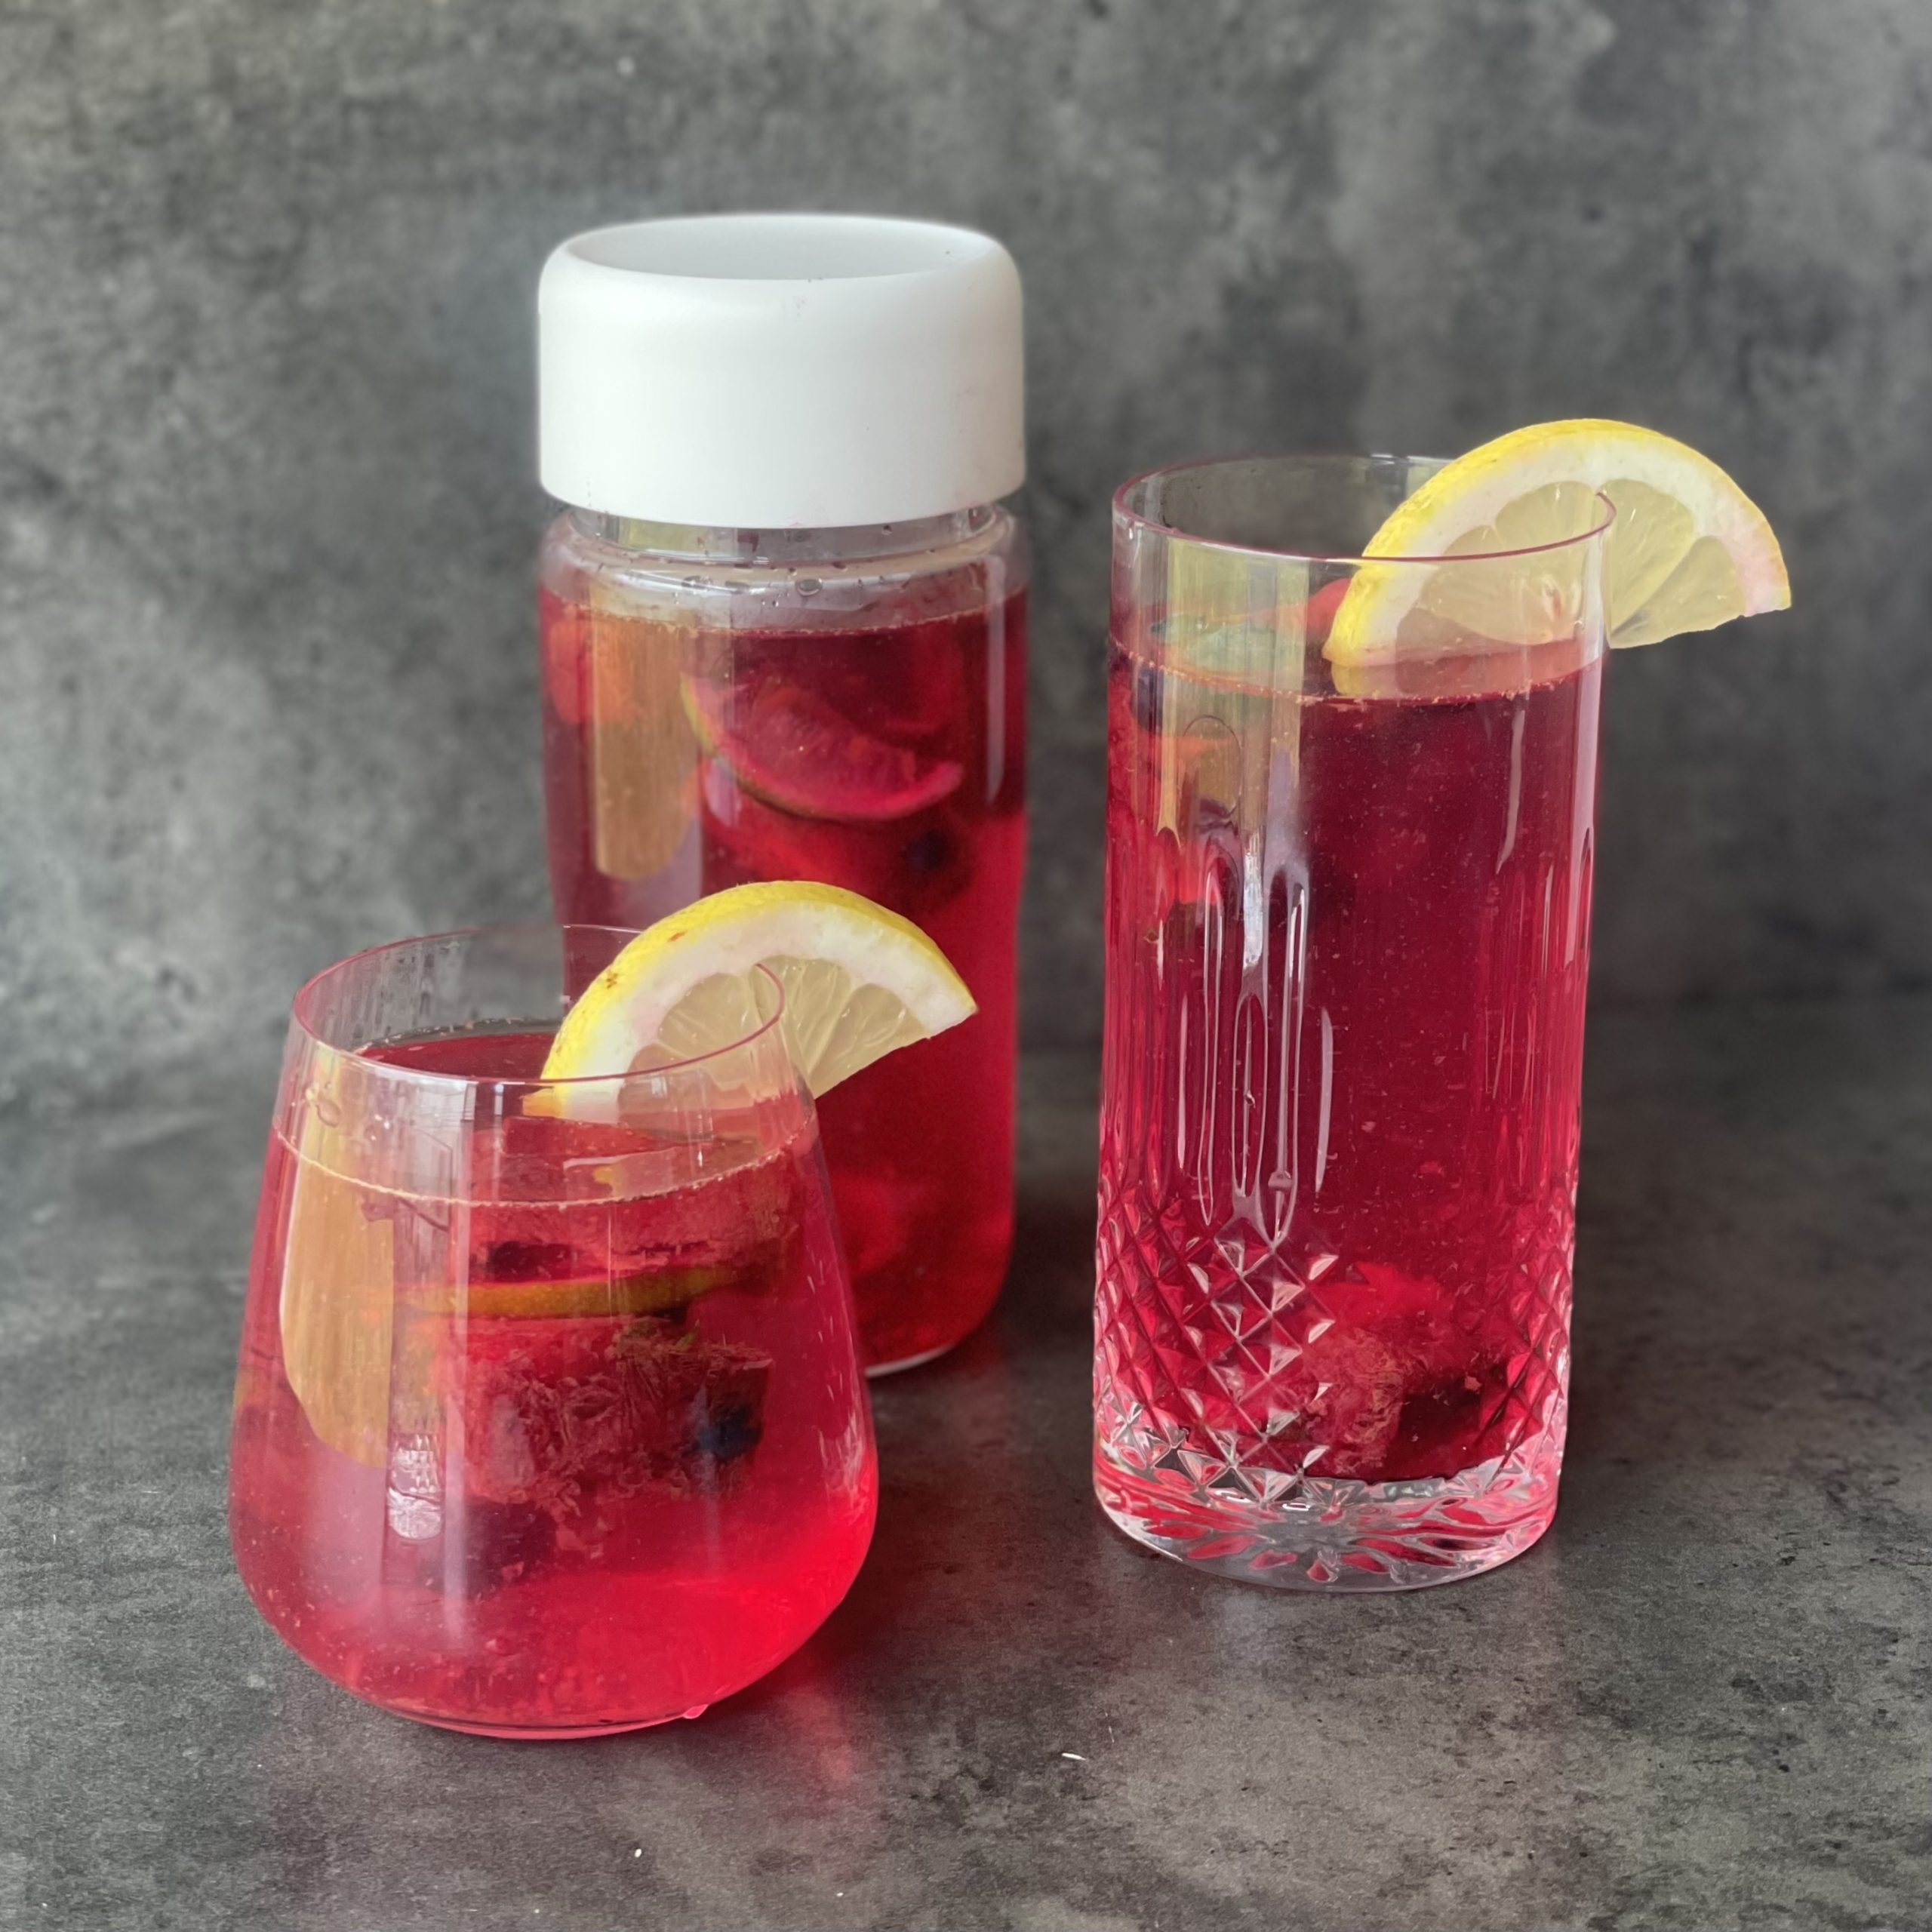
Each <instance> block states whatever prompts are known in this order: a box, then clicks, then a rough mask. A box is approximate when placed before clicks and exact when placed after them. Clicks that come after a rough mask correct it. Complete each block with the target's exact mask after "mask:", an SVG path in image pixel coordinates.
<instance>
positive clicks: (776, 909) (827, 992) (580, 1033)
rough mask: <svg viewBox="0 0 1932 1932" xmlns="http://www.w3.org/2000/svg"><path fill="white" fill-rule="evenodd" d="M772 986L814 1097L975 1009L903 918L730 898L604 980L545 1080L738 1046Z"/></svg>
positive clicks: (633, 952) (762, 895) (787, 898)
mask: <svg viewBox="0 0 1932 1932" xmlns="http://www.w3.org/2000/svg"><path fill="white" fill-rule="evenodd" d="M760 967H763V968H764V969H765V973H768V974H770V975H771V979H769V980H768V979H767V978H766V977H764V974H762V973H760V972H759V971H758V968H760ZM772 980H776V981H777V983H778V985H779V986H782V987H783V989H784V1019H783V1028H784V1032H785V1038H786V1044H787V1045H788V1046H789V1048H790V1049H791V1053H792V1060H793V1062H794V1063H795V1065H796V1066H797V1067H798V1071H799V1072H801V1074H802V1075H804V1078H805V1081H806V1083H807V1084H808V1085H809V1086H810V1088H811V1091H812V1092H813V1093H814V1094H825V1093H829V1091H831V1089H832V1088H834V1087H835V1086H837V1085H838V1083H839V1081H841V1080H844V1079H845V1078H848V1076H849V1075H852V1074H854V1073H857V1072H858V1071H859V1069H860V1068H861V1067H865V1066H870V1065H871V1064H872V1062H873V1061H874V1060H878V1059H880V1058H881V1057H883V1056H884V1055H885V1054H889V1053H891V1052H893V1051H895V1050H896V1049H897V1048H900V1047H905V1046H910V1045H911V1044H912V1043H913V1041H915V1040H924V1039H929V1038H931V1036H932V1035H934V1034H935V1033H943V1032H945V1031H946V1029H947V1028H948V1027H949V1026H958V1024H959V1023H960V1021H961V1020H966V1019H969V1018H971V1016H972V1015H973V1014H974V1012H975V1011H977V1008H976V1007H975V1005H974V1000H973V995H971V993H969V992H968V991H967V990H966V983H965V982H964V980H961V978H960V977H959V975H958V974H957V973H955V971H953V970H952V966H951V965H950V964H949V963H948V961H947V960H946V955H945V954H944V953H943V952H940V949H939V948H938V947H937V946H935V945H934V943H932V941H931V940H929V939H928V938H927V937H926V936H925V934H924V933H922V932H921V931H920V930H919V928H918V927H917V926H915V925H914V924H912V921H910V920H909V919H902V918H900V916H899V915H898V914H897V912H888V911H887V910H886V909H885V908H884V906H875V905H874V904H873V903H872V901H871V900H869V899H862V898H861V897H860V896H859V894H857V893H856V892H848V891H844V889H843V888H841V887H839V886H835V885H817V884H808V883H806V882H804V881H797V880H788V881H774V882H771V883H769V884H758V885H739V886H734V887H732V888H731V889H730V890H729V891H724V892H715V893H713V894H711V896H710V897H709V898H706V899H700V900H697V902H696V903H694V904H692V905H690V906H686V907H685V909H683V911H681V912H673V913H672V914H671V915H670V916H669V918H663V919H660V920H659V921H658V922H657V924H656V925H654V926H653V927H652V928H651V929H650V930H649V931H648V932H643V933H640V934H638V936H637V937H636V938H635V939H634V940H632V941H631V942H630V943H629V945H628V946H626V947H625V948H624V949H623V952H620V953H619V954H618V955H617V958H615V959H614V960H612V961H611V964H609V965H608V966H607V967H606V968H605V969H604V971H602V972H601V973H600V974H598V976H597V977H596V978H595V980H592V982H591V983H590V985H589V986H588V987H587V988H586V989H585V990H584V992H583V993H582V994H581V995H580V996H579V998H578V999H577V1003H576V1004H575V1005H574V1006H573V1007H572V1008H571V1010H570V1011H569V1012H568V1014H565V1017H564V1023H563V1025H562V1026H560V1027H559V1028H558V1029H557V1037H556V1038H555V1041H553V1042H552V1044H551V1048H550V1056H549V1059H548V1060H546V1061H545V1062H544V1063H543V1078H545V1079H546V1080H574V1079H581V1078H585V1077H586V1076H588V1075H595V1074H613V1073H624V1072H631V1071H633V1070H635V1071H637V1072H648V1071H649V1070H650V1069H651V1068H652V1067H654V1066H667V1065H669V1064H670V1063H673V1062H675V1061H678V1060H690V1059H692V1058H694V1057H696V1056H697V1055H699V1054H706V1053H712V1052H715V1051H717V1050H718V1049H719V1048H723V1047H728V1046H731V1045H733V1044H735V1043H736V1042H737V1041H740V1040H741V1039H743V1038H744V1036H745V1035H746V1032H747V1030H748V1029H749V1028H751V1027H752V1026H755V1025H756V1024H757V1023H758V1020H760V1019H761V1018H769V1017H771V1010H772V1009H773V1008H774V1007H775V1006H776V1005H777V999H776V998H775V997H774V992H773V988H772V983H771V982H772ZM558 1091H559V1094H564V1093H565V1092H567V1090H562V1089H560V1090H558ZM564 1104H565V1105H566V1106H567V1105H568V1101H565V1103H564ZM934 1104H935V1105H936V1106H943V1105H944V1104H945V1100H944V1097H943V1095H937V1094H936V1095H935V1096H934Z"/></svg>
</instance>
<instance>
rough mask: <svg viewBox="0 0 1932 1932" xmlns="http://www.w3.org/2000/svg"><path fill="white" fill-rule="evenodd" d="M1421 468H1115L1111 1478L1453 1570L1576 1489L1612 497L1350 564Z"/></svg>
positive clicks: (1105, 1223) (1144, 1523) (1105, 1267)
mask: <svg viewBox="0 0 1932 1932" xmlns="http://www.w3.org/2000/svg"><path fill="white" fill-rule="evenodd" d="M1435 467H1436V466H1435V465H1434V464H1432V463H1426V462H1423V461H1420V460H1410V459H1403V458H1393V457H1373V458H1352V457H1309V458H1303V457H1284V458H1278V459H1259V460H1239V461H1226V462H1214V463H1198V464H1190V465H1186V466H1180V467H1177V468H1174V469H1165V470H1161V471H1158V472H1155V473H1153V474H1152V475H1148V476H1146V477H1143V478H1140V479H1138V480H1137V481H1134V482H1131V483H1130V484H1128V485H1127V486H1126V487H1125V488H1123V489H1122V490H1121V492H1120V493H1119V494H1118V497H1116V499H1115V510H1114V580H1113V626H1112V648H1111V662H1110V668H1109V738H1108V743H1109V784H1108V804H1107V814H1108V816H1107V843H1108V858H1107V872H1106V934H1107V939H1106V943H1107V992H1106V1058H1105V1073H1104V1086H1103V1100H1102V1124H1101V1179H1100V1233H1099V1294H1098V1302H1097V1315H1096V1328H1097V1349H1096V1358H1095V1369H1094V1396H1095V1411H1096V1431H1095V1475H1096V1483H1097V1489H1098V1491H1099V1494H1100V1500H1101V1503H1102V1505H1103V1507H1104V1509H1106V1512H1107V1514H1108V1515H1109V1516H1110V1517H1111V1518H1112V1520H1113V1521H1115V1523H1116V1524H1118V1525H1119V1526H1120V1527H1121V1528H1122V1529H1123V1530H1124V1531H1126V1532H1127V1533H1128V1534H1129V1535H1131V1536H1132V1537H1136V1538H1137V1539H1138V1540H1140V1541H1141V1542H1143V1543H1146V1544H1148V1545H1149V1546H1152V1548H1154V1549H1158V1550H1161V1551H1163V1552H1166V1553H1167V1554H1168V1555H1173V1556H1175V1557H1177V1558H1180V1559H1182V1560H1183V1561H1188V1562H1190V1563H1193V1564H1197V1565H1198V1566H1200V1567H1203V1568H1204V1569H1207V1570H1211V1571H1215V1572H1217V1573H1219V1574H1223V1575H1227V1576H1231V1577H1239V1578H1241V1579H1244V1580H1247V1581H1250V1582H1254V1583H1272V1584H1275V1585H1281V1586H1293V1587H1303V1588H1313V1589H1330V1590H1386V1589H1407V1588H1413V1587H1415V1586H1419V1585H1423V1584H1429V1583H1444V1582H1447V1581H1450V1580H1454V1579H1455V1578H1457V1577H1465V1576H1468V1575H1470V1574H1473V1573H1475V1572H1476V1571H1481V1570H1484V1569H1487V1568H1489V1567H1491V1566H1493V1565H1494V1564H1498V1563H1501V1562H1503V1561H1506V1560H1507V1559H1508V1558H1510V1557H1512V1556H1514V1555H1518V1554H1519V1553H1520V1552H1521V1551H1523V1550H1524V1549H1527V1548H1528V1546H1530V1545H1531V1543H1534V1541H1535V1540H1537V1537H1540V1535H1541V1534H1543V1531H1544V1530H1545V1529H1546V1527H1548V1525H1549V1521H1550V1519H1551V1516H1552V1512H1553V1511H1554V1509H1555V1504H1556V1492H1557V1478H1558V1471H1559V1469H1560V1466H1561V1460H1562V1451H1563V1437H1564V1413H1565V1402H1566V1391H1567V1377H1568V1370H1569V1321H1570V1294H1571V1250H1572V1244H1573V1234H1574V1201H1575V1195H1576V1186H1577V1123H1578V1102H1579V1094H1580V1081H1581V1075H1582V1067H1583V1001H1584V983H1585V976H1586V966H1587V960H1588V955H1589V910H1590V878H1591V870H1592V851H1593V841H1594V833H1593V829H1592V828H1593V816H1594V808H1595V788H1596V751H1597V717H1598V696H1599V689H1600V684H1601V672H1602V656H1603V648H1604V626H1603V617H1602V611H1601V604H1600V601H1599V595H1598V571H1599V565H1600V555H1599V553H1600V551H1601V538H1602V536H1603V534H1604V531H1605V530H1606V529H1607V527H1608V523H1609V519H1610V516H1611V511H1610V509H1609V506H1607V504H1606V503H1603V502H1602V501H1601V500H1600V499H1598V498H1595V497H1590V496H1589V495H1588V494H1587V493H1586V494H1584V496H1583V499H1582V500H1581V501H1580V503H1579V504H1578V505H1577V517H1576V519H1575V521H1576V525H1577V534H1575V536H1574V537H1573V538H1571V539H1569V540H1566V541H1564V542H1562V543H1556V544H1553V545H1549V546H1545V547H1543V548H1541V549H1537V550H1534V551H1531V552H1521V551H1512V549H1510V548H1509V544H1508V543H1507V540H1506V535H1505V534H1503V533H1502V532H1497V531H1491V532H1489V533H1487V534H1486V535H1485V534H1481V533H1479V534H1478V536H1477V537H1475V539H1474V540H1472V541H1471V542H1470V543H1469V544H1468V545H1467V546H1466V547H1465V548H1464V549H1463V551H1462V552H1461V553H1460V554H1458V555H1457V556H1456V557H1454V558H1397V559H1388V558H1384V559H1379V560H1376V561H1368V560H1366V559H1364V558H1363V557H1362V555H1361V550H1362V548H1363V546H1364V544H1365V543H1367V541H1368V540H1369V539H1370V538H1371V536H1372V534H1373V533H1374V531H1375V530H1376V529H1377V527H1378V526H1379V525H1380V523H1381V522H1382V521H1383V518H1384V517H1385V516H1386V515H1387V513H1388V512H1389V511H1390V510H1391V509H1392V508H1393V507H1394V506H1395V505H1396V504H1397V503H1399V502H1401V500H1402V499H1403V497H1404V496H1405V495H1406V494H1407V493H1408V492H1409V491H1411V489H1412V488H1414V487H1415V486H1416V485H1417V484H1418V483H1419V482H1420V481H1421V480H1422V479H1423V478H1424V477H1425V476H1426V475H1428V474H1429V473H1430V472H1431V471H1432V469H1434V468H1435ZM1345 636H1346V648H1343V640H1344V638H1345Z"/></svg>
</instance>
